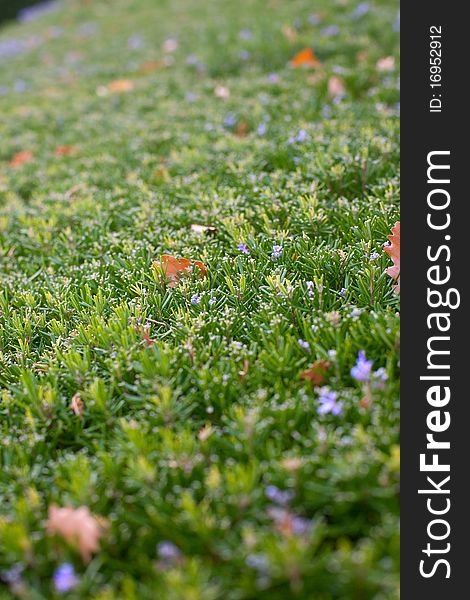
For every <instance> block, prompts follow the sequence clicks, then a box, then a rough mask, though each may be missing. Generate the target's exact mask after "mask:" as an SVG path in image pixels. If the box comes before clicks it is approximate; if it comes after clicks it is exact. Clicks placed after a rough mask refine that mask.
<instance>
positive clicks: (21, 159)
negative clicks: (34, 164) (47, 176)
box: [10, 150, 33, 167]
mask: <svg viewBox="0 0 470 600" xmlns="http://www.w3.org/2000/svg"><path fill="white" fill-rule="evenodd" d="M30 160H33V153H32V152H31V151H30V150H23V151H22V152H17V153H16V154H15V155H14V156H13V157H12V158H11V160H10V166H11V167H20V166H21V165H22V164H24V163H27V162H29V161H30Z"/></svg>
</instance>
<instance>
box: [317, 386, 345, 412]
mask: <svg viewBox="0 0 470 600" xmlns="http://www.w3.org/2000/svg"><path fill="white" fill-rule="evenodd" d="M337 398H338V394H337V392H334V391H333V390H330V389H329V388H328V387H322V388H321V390H320V395H319V397H318V401H319V402H320V406H319V407H318V409H317V412H318V414H319V415H324V414H326V413H329V412H330V413H332V414H333V415H335V416H337V415H339V414H340V413H341V411H342V410H343V403H342V402H338V401H337Z"/></svg>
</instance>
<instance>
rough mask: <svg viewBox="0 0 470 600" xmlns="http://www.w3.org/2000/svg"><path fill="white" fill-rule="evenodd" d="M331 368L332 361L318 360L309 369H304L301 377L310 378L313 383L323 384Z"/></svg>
mask: <svg viewBox="0 0 470 600" xmlns="http://www.w3.org/2000/svg"><path fill="white" fill-rule="evenodd" d="M329 368H330V363H329V362H328V361H327V360H322V359H319V360H316V361H315V362H314V363H313V365H312V366H311V367H310V368H309V369H306V370H305V371H302V373H301V374H300V378H301V379H308V380H309V381H311V382H312V383H313V385H321V384H322V383H324V381H325V376H326V374H327V372H328V369H329Z"/></svg>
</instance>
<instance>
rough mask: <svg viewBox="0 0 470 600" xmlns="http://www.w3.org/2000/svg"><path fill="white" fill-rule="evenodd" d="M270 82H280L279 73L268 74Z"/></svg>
mask: <svg viewBox="0 0 470 600" xmlns="http://www.w3.org/2000/svg"><path fill="white" fill-rule="evenodd" d="M268 82H269V83H273V84H274V83H279V75H278V74H277V73H270V74H269V75H268Z"/></svg>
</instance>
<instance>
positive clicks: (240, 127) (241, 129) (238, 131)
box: [235, 120, 250, 137]
mask: <svg viewBox="0 0 470 600" xmlns="http://www.w3.org/2000/svg"><path fill="white" fill-rule="evenodd" d="M249 130H250V126H249V125H248V123H247V122H246V121H243V120H242V121H239V122H238V123H237V125H236V126H235V135H236V136H238V137H245V136H246V135H247V133H248V132H249Z"/></svg>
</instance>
